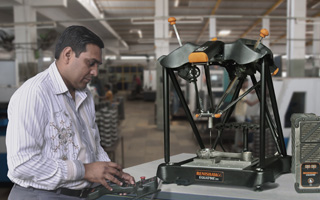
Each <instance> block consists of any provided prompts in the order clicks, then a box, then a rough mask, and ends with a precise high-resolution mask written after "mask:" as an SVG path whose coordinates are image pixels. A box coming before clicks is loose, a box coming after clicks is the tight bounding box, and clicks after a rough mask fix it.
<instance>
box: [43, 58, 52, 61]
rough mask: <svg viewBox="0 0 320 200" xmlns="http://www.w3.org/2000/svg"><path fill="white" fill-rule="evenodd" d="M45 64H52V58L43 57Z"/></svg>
mask: <svg viewBox="0 0 320 200" xmlns="http://www.w3.org/2000/svg"><path fill="white" fill-rule="evenodd" d="M42 60H43V62H51V57H43V58H42Z"/></svg>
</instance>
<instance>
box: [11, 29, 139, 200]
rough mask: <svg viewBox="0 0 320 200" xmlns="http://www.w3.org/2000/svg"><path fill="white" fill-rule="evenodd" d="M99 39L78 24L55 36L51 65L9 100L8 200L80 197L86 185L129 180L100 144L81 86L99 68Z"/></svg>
mask: <svg viewBox="0 0 320 200" xmlns="http://www.w3.org/2000/svg"><path fill="white" fill-rule="evenodd" d="M103 47H104V44H103V42H102V41H101V39H100V38H99V37H98V36H97V35H96V34H94V33H93V32H91V31H90V30H88V29H87V28H85V27H82V26H70V27H68V28H67V29H66V30H65V31H64V32H63V33H62V35H61V37H60V38H59V40H58V42H57V44H56V50H55V59H56V60H55V62H53V63H52V64H51V65H50V67H49V68H48V69H47V70H45V71H44V72H41V73H39V74H38V75H36V76H35V77H33V78H31V79H29V80H28V81H26V82H25V83H24V84H23V85H22V86H21V87H20V88H19V89H18V90H17V91H16V92H15V94H14V95H13V96H12V97H11V99H10V102H9V106H8V118H9V123H8V127H7V135H6V145H7V155H8V157H7V158H8V167H9V172H8V177H9V178H10V180H11V181H12V182H14V183H15V185H14V186H13V188H12V190H11V192H10V195H9V200H17V199H19V200H21V199H45V200H47V199H70V200H71V199H85V198H86V196H87V193H88V191H89V189H88V188H90V187H91V186H92V183H100V184H102V185H104V186H105V187H106V188H108V189H109V190H112V188H111V187H110V186H109V184H108V182H107V180H109V181H112V182H114V183H116V184H118V185H122V182H121V181H120V180H119V178H120V179H123V180H125V181H126V182H128V183H130V184H134V179H133V177H132V176H130V175H129V174H127V173H124V172H123V171H122V169H121V167H120V166H119V165H118V164H116V163H113V162H111V161H110V159H109V157H108V155H107V153H106V152H105V151H104V150H103V149H102V147H101V146H100V137H99V131H98V129H97V125H96V123H95V111H94V102H93V98H92V95H91V93H90V92H89V90H88V89H87V88H86V86H87V84H88V83H89V82H90V80H91V78H92V77H93V76H97V75H98V65H100V64H101V62H102V58H101V51H102V48H103Z"/></svg>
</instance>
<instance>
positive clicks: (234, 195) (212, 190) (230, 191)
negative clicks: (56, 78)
mask: <svg viewBox="0 0 320 200" xmlns="http://www.w3.org/2000/svg"><path fill="white" fill-rule="evenodd" d="M195 156H196V155H195V154H187V153H183V154H178V155H175V156H171V157H170V161H171V162H179V161H183V160H186V159H189V158H193V157H195ZM161 163H164V160H163V159H160V160H156V161H152V162H148V163H144V164H141V165H137V166H134V167H130V168H126V169H124V171H125V172H128V173H130V174H131V175H132V176H133V177H135V179H136V180H139V179H140V176H145V177H146V178H150V177H153V176H155V175H156V172H157V167H158V165H159V164H161ZM294 182H295V180H294V175H293V174H291V173H290V174H283V175H281V176H280V177H278V178H277V179H276V181H275V183H270V184H266V185H264V187H263V191H261V192H256V191H254V190H253V189H252V188H247V187H239V186H226V185H218V184H214V185H197V184H193V185H189V186H178V185H176V184H162V187H161V192H162V193H165V194H168V193H174V194H181V195H183V194H188V195H201V196H203V198H202V199H207V198H205V197H215V198H214V199H282V200H285V199H290V200H294V199H297V200H298V199H299V200H301V199H308V200H313V199H314V200H319V199H320V194H319V193H297V192H296V191H295V189H294ZM220 197H221V198H220ZM199 198H200V197H199ZM172 199H174V197H173V198H172ZM211 199H212V198H211Z"/></svg>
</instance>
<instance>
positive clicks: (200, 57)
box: [188, 52, 209, 63]
mask: <svg viewBox="0 0 320 200" xmlns="http://www.w3.org/2000/svg"><path fill="white" fill-rule="evenodd" d="M188 58H189V62H190V63H206V62H208V61H209V59H208V55H207V54H206V53H204V52H193V53H191V54H190V55H189V57H188Z"/></svg>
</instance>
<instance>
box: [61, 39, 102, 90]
mask: <svg viewBox="0 0 320 200" xmlns="http://www.w3.org/2000/svg"><path fill="white" fill-rule="evenodd" d="M101 60H102V59H101V49H100V47H98V46H97V45H94V44H87V46H86V52H82V53H81V54H80V55H79V57H78V58H77V57H76V56H75V52H72V59H71V62H70V63H69V67H68V69H67V74H66V76H65V78H66V80H65V82H66V85H67V87H68V88H69V90H70V89H78V90H81V89H84V88H85V87H86V86H87V84H88V83H89V82H90V81H91V79H92V77H93V76H97V75H98V66H99V65H100V64H101V63H102V61H101Z"/></svg>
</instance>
